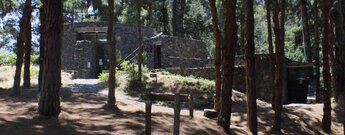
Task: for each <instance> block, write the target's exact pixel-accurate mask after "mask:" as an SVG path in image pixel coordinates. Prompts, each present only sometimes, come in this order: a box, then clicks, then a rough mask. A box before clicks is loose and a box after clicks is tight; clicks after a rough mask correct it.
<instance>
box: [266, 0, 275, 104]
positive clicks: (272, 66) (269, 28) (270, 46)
mask: <svg viewBox="0 0 345 135" xmlns="http://www.w3.org/2000/svg"><path fill="white" fill-rule="evenodd" d="M265 4H266V19H267V31H268V36H267V40H268V52H269V60H270V75H271V86H272V87H271V89H272V108H274V96H275V87H274V80H275V79H274V78H275V75H274V71H275V62H274V52H273V43H272V23H271V12H270V8H271V7H270V5H271V2H270V0H265Z"/></svg>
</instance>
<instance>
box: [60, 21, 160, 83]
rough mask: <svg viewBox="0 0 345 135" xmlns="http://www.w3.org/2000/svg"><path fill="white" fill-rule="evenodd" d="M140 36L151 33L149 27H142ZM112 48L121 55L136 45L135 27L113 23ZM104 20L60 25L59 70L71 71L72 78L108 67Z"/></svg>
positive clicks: (147, 36) (146, 35) (152, 30)
mask: <svg viewBox="0 0 345 135" xmlns="http://www.w3.org/2000/svg"><path fill="white" fill-rule="evenodd" d="M142 29H143V30H142V32H143V37H144V38H149V37H152V36H154V35H155V31H154V29H152V28H148V27H143V28H142ZM114 30H115V33H116V49H117V50H118V52H117V53H119V54H120V55H121V57H125V56H127V55H129V54H131V53H132V52H133V51H134V50H135V49H137V48H138V36H137V35H138V34H137V27H135V26H130V25H126V24H121V23H114ZM106 32H107V23H106V22H88V23H74V24H69V25H65V26H64V34H63V37H64V38H63V49H62V69H63V70H65V71H70V72H73V73H74V77H76V78H97V76H98V75H99V73H100V72H102V70H105V69H108V66H109V64H108V63H109V59H108V54H107V53H108V50H107V49H108V46H107V39H106Z"/></svg>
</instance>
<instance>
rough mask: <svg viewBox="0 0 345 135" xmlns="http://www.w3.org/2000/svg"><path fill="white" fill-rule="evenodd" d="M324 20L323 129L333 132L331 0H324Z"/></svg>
mask: <svg viewBox="0 0 345 135" xmlns="http://www.w3.org/2000/svg"><path fill="white" fill-rule="evenodd" d="M321 5H322V20H323V38H322V54H323V71H322V74H323V77H324V79H323V80H324V90H323V102H324V106H323V118H322V129H323V130H324V131H326V132H327V133H330V132H331V110H332V107H331V100H330V96H331V82H330V80H331V76H330V73H329V71H330V66H329V47H330V43H329V38H330V35H329V34H330V26H329V20H330V18H329V11H330V7H331V3H330V1H329V0H322V4H321Z"/></svg>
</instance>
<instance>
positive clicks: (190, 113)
mask: <svg viewBox="0 0 345 135" xmlns="http://www.w3.org/2000/svg"><path fill="white" fill-rule="evenodd" d="M188 97H189V100H188V103H189V116H190V117H191V118H193V117H194V116H193V113H194V106H193V104H194V101H193V100H194V99H193V91H191V92H190V95H189V96H188Z"/></svg>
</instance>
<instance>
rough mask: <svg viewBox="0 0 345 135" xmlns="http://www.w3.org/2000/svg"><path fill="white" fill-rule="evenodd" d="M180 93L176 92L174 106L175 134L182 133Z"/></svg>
mask: <svg viewBox="0 0 345 135" xmlns="http://www.w3.org/2000/svg"><path fill="white" fill-rule="evenodd" d="M180 110H181V108H180V93H175V107H174V132H173V134H174V135H179V134H180Z"/></svg>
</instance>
